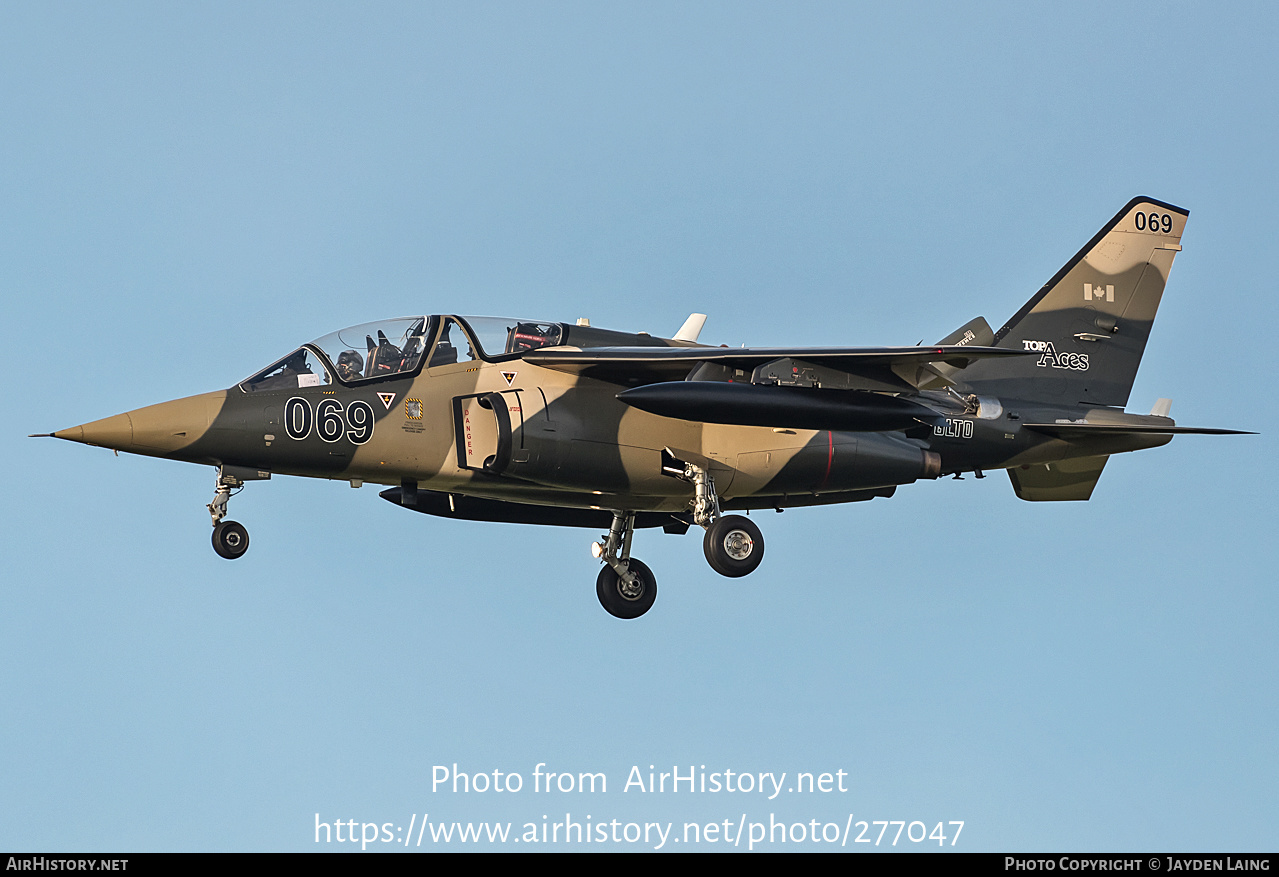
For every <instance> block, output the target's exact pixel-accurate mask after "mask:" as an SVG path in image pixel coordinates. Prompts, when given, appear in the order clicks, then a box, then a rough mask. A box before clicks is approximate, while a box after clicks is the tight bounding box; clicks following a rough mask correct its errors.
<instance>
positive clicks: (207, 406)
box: [53, 390, 226, 454]
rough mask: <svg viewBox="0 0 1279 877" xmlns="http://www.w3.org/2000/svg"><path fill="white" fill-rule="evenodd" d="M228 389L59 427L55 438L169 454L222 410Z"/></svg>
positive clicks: (197, 434) (198, 433)
mask: <svg viewBox="0 0 1279 877" xmlns="http://www.w3.org/2000/svg"><path fill="white" fill-rule="evenodd" d="M225 400H226V391H225V390H222V391H219V392H216V393H204V394H203V395H200V396H189V397H187V398H185V399H174V400H173V401H172V402H161V403H160V404H159V405H148V406H147V407H146V408H138V409H136V410H134V411H127V412H125V413H124V414H117V415H115V416H114V417H106V418H103V419H102V420H95V421H93V422H92V423H85V424H82V425H80V426H72V427H69V428H67V429H63V430H59V431H58V432H55V433H54V434H53V435H54V437H55V438H60V439H67V440H68V441H73V442H81V443H83V444H86V445H98V446H99V447H104V448H113V449H115V450H117V451H132V452H133V453H139V454H165V453H169V452H172V451H177V450H179V449H181V448H184V447H186V446H187V445H189V444H191V443H192V442H194V441H195V440H196V439H198V438H200V436H202V435H204V433H205V432H206V431H207V430H208V428H209V426H210V424H212V423H213V419H214V418H215V417H217V415H218V412H219V411H221V410H222V403H223V402H224V401H225Z"/></svg>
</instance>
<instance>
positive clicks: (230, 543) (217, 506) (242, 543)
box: [208, 466, 249, 560]
mask: <svg viewBox="0 0 1279 877" xmlns="http://www.w3.org/2000/svg"><path fill="white" fill-rule="evenodd" d="M243 487H244V481H243V480H242V479H241V478H238V477H236V476H235V475H233V474H231V473H229V472H227V467H225V466H223V467H221V468H219V469H218V479H217V492H215V493H214V494H213V502H211V503H209V505H208V509H209V517H211V518H213V550H214V551H216V552H217V553H218V556H219V557H225V558H226V559H227V560H235V559H236V558H239V557H243V556H244V552H246V551H248V550H249V531H248V530H247V529H245V526H244V525H243V524H241V523H239V522H238V521H224V520H222V519H223V518H225V517H226V513H227V511H226V507H227V503H228V502H229V501H230V499H231V495H232V494H231V490H232V489H233V488H234V489H235V490H236V492H237V493H238V492H239V491H240V489H242V488H243Z"/></svg>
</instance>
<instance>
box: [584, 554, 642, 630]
mask: <svg viewBox="0 0 1279 877" xmlns="http://www.w3.org/2000/svg"><path fill="white" fill-rule="evenodd" d="M595 595H596V596H597V597H599V598H600V605H601V606H603V607H604V611H606V612H607V613H608V614H609V615H612V616H613V617H615V618H639V617H640V616H641V615H643V614H644V613H645V612H647V611H648V610H649V609H651V608H652V606H653V601H654V600H656V599H657V579H656V578H654V577H653V571H652V570H651V569H649V568H648V567H647V566H645V565H644V564H643V563H641V562H640V561H638V560H636V559H635V558H633V557H632V558H631V559H630V560H629V561H628V569H627V574H626V575H625V576H620V575H618V574H617V571H616V570H614V569H613V568H612V567H611V566H605V567H604V568H603V569H602V570H600V574H599V578H597V579H596V580H595Z"/></svg>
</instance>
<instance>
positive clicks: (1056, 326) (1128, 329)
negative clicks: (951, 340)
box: [963, 197, 1190, 408]
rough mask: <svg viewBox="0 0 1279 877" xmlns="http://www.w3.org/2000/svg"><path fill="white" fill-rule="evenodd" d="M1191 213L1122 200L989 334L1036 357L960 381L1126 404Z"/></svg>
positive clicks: (996, 390) (998, 363) (1011, 393)
mask: <svg viewBox="0 0 1279 877" xmlns="http://www.w3.org/2000/svg"><path fill="white" fill-rule="evenodd" d="M1189 215H1190V211H1188V210H1183V209H1182V208H1180V207H1174V206H1173V205H1171V204H1165V203H1164V202H1163V201H1156V200H1154V199H1153V198H1144V197H1139V198H1134V199H1132V200H1131V201H1129V202H1128V204H1127V206H1125V207H1124V209H1123V210H1120V211H1119V213H1117V214H1116V215H1115V217H1114V219H1112V220H1110V222H1108V223H1106V225H1105V227H1104V228H1102V230H1101V231H1099V232H1097V234H1096V236H1095V237H1093V239H1092V240H1090V241H1089V242H1088V243H1087V244H1086V245H1085V246H1084V248H1083V249H1082V250H1080V251H1079V252H1078V253H1076V254H1075V257H1074V258H1073V259H1071V260H1070V261H1069V262H1067V263H1066V264H1065V266H1064V267H1062V269H1061V270H1060V271H1058V272H1057V273H1056V274H1055V275H1053V278H1052V279H1051V280H1049V281H1048V282H1047V283H1046V284H1044V287H1043V289H1041V290H1039V292H1037V293H1036V294H1035V296H1034V297H1033V298H1031V300H1030V301H1028V302H1026V304H1025V305H1023V306H1022V308H1021V310H1019V311H1018V312H1017V313H1016V314H1015V315H1014V316H1013V317H1012V319H1010V320H1009V321H1008V322H1007V323H1006V324H1005V325H1004V327H1003V328H1002V329H1000V330H999V331H998V332H996V333H995V346H996V347H1006V348H1011V349H1015V350H1029V351H1032V352H1035V353H1038V354H1040V355H1039V356H1025V357H1011V358H1008V359H1000V360H984V361H979V362H975V363H973V364H972V365H971V366H970V367H969V368H968V369H967V370H966V371H965V372H964V375H963V377H964V380H965V381H966V382H967V383H969V384H970V385H971V386H972V387H974V388H975V389H977V390H978V391H979V392H981V393H983V394H990V395H993V396H1001V397H1006V398H1021V399H1034V400H1042V401H1045V402H1063V403H1067V404H1069V403H1075V402H1078V403H1082V404H1085V405H1113V406H1117V407H1120V408H1122V407H1123V406H1125V405H1126V404H1127V403H1128V394H1129V392H1130V391H1131V390H1132V384H1133V381H1134V380H1135V379H1136V376H1137V367H1138V366H1139V365H1140V364H1141V355H1142V353H1143V352H1144V351H1145V349H1146V339H1147V338H1149V337H1150V327H1151V325H1152V324H1153V323H1154V320H1155V312H1156V311H1157V310H1158V309H1159V300H1160V298H1161V297H1162V295H1163V291H1164V284H1165V283H1166V282H1167V280H1168V274H1169V272H1170V271H1171V270H1172V260H1173V257H1174V256H1175V255H1176V254H1177V252H1178V251H1180V250H1181V233H1182V230H1183V229H1184V228H1185V225H1186V217H1187V216H1189Z"/></svg>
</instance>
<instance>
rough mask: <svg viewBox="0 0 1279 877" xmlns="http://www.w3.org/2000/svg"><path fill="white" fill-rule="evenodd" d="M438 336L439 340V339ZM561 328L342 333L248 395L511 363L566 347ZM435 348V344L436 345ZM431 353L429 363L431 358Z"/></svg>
mask: <svg viewBox="0 0 1279 877" xmlns="http://www.w3.org/2000/svg"><path fill="white" fill-rule="evenodd" d="M437 329H438V330H439V331H438V338H437V337H436V336H437ZM563 337H564V326H563V324H561V323H546V322H536V321H532V320H514V319H506V318H502V317H443V316H431V317H426V316H423V317H401V318H398V319H393V320H380V321H378V322H376V323H363V324H361V325H359V326H351V327H350V328H347V329H340V330H338V331H337V332H332V333H330V334H328V335H325V336H324V337H322V338H317V339H316V340H314V341H312V342H311V343H310V344H307V345H304V346H303V347H301V348H299V349H298V350H295V351H294V352H293V353H290V354H289V355H288V356H286V357H285V358H284V359H282V360H280V361H279V362H276V363H273V364H272V365H270V366H267V367H266V368H265V369H263V370H262V371H260V372H258V373H257V374H255V375H254V376H253V377H251V378H248V379H247V380H245V381H243V382H242V383H241V384H240V387H241V389H243V390H244V391H245V392H257V391H262V390H281V389H295V388H298V387H315V386H322V385H328V384H332V383H334V382H336V383H339V384H344V385H351V384H359V383H362V382H365V381H373V380H378V379H380V378H390V377H395V376H397V375H408V374H415V373H416V372H417V371H418V370H420V369H421V367H422V365H423V359H424V358H425V359H426V360H427V365H428V367H432V368H433V367H436V366H440V365H448V364H451V363H455V362H458V361H459V351H461V352H462V353H463V356H464V357H466V358H469V359H470V360H477V359H485V360H494V359H505V358H508V357H513V356H518V355H519V354H521V353H524V352H525V351H528V350H534V349H536V348H539V347H552V346H555V345H557V344H560V343H561V341H562V338H563ZM432 342H434V343H433V344H432ZM428 348H429V350H430V355H429V357H428V356H426V354H427V351H428Z"/></svg>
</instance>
